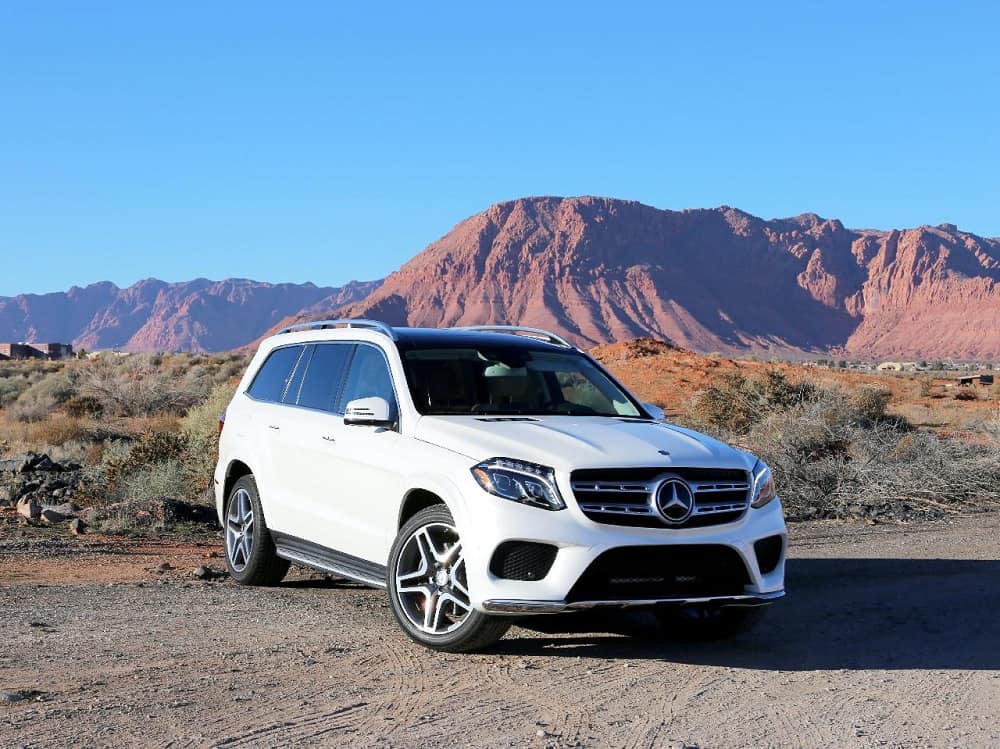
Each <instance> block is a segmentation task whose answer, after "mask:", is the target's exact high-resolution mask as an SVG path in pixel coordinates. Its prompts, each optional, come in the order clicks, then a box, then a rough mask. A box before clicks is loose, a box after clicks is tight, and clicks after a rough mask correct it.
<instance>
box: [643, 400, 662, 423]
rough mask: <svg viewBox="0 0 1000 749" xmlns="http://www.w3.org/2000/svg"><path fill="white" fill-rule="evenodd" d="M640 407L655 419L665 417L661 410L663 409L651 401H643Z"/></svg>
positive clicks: (658, 419) (659, 419)
mask: <svg viewBox="0 0 1000 749" xmlns="http://www.w3.org/2000/svg"><path fill="white" fill-rule="evenodd" d="M642 407H643V408H644V409H646V413H648V414H649V415H650V416H652V417H653V418H654V419H656V420H657V421H663V420H664V419H665V418H667V415H666V414H665V413H664V412H663V409H662V408H660V407H659V406H654V405H653V404H652V403H643V404H642Z"/></svg>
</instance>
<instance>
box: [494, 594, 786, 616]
mask: <svg viewBox="0 0 1000 749" xmlns="http://www.w3.org/2000/svg"><path fill="white" fill-rule="evenodd" d="M784 595H785V591H783V590H779V591H775V592H773V593H759V594H754V595H742V596H703V597H700V598H653V599H640V600H625V601H573V602H572V603H567V602H566V601H502V600H489V601H483V611H486V612H488V613H491V614H559V613H562V612H565V611H582V610H586V609H596V608H633V607H636V606H659V605H677V606H689V605H694V604H699V603H711V604H715V605H718V606H766V605H768V604H769V603H772V602H774V601H776V600H778V599H779V598H782V597H783V596H784Z"/></svg>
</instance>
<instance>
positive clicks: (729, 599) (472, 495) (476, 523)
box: [459, 476, 787, 614]
mask: <svg viewBox="0 0 1000 749" xmlns="http://www.w3.org/2000/svg"><path fill="white" fill-rule="evenodd" d="M469 483H470V485H468V486H462V487H461V491H462V494H463V495H464V497H463V499H464V503H463V504H464V506H465V507H464V509H465V512H464V513H463V515H464V517H463V518H462V519H461V520H460V523H459V524H460V528H459V530H460V532H461V534H462V539H463V548H464V551H465V555H466V573H467V575H468V582H469V590H470V593H471V599H472V600H471V603H472V605H473V607H475V608H476V609H478V610H480V611H483V612H488V613H503V614H530V613H555V612H559V611H572V610H579V609H588V608H595V607H598V606H616V607H625V606H647V605H657V604H681V605H683V604H696V603H708V602H713V603H718V604H720V605H741V606H754V605H763V604H767V603H770V602H772V601H774V600H776V599H778V598H780V597H781V596H782V595H784V588H785V579H784V578H785V554H786V551H787V532H786V528H785V522H784V517H783V513H782V508H781V502H780V500H777V499H776V500H774V501H772V502H770V503H769V504H768V505H766V506H765V507H762V508H760V509H753V508H750V509H748V510H747V512H746V513H745V514H744V515H743V516H742V517H741V518H740V519H739V520H737V521H735V522H731V523H727V524H725V525H718V526H707V527H702V528H685V529H670V528H637V527H628V526H618V525H611V524H605V523H598V522H595V521H593V520H591V519H590V518H588V517H587V516H586V515H584V514H583V512H582V511H581V510H580V508H579V507H578V506H577V504H576V502H575V501H574V499H573V496H572V493H571V492H570V491H569V487H568V486H566V487H563V486H562V485H561V486H560V490H561V491H562V493H563V496H564V497H566V498H567V505H568V506H567V507H566V509H564V510H559V511H548V510H542V509H538V508H534V507H529V506H526V505H521V504H518V503H516V502H510V501H508V500H504V499H499V498H496V497H493V496H491V495H488V494H486V493H485V492H483V491H482V489H480V488H479V486H478V485H477V484H474V483H473V482H472V478H471V476H470V477H469ZM560 484H562V482H560ZM462 521H464V522H462ZM772 536H780V537H781V539H782V551H781V556H780V560H779V562H778V563H777V565H776V566H775V567H774V568H773V569H772V570H770V571H768V572H762V571H761V569H760V567H759V566H758V562H757V555H756V553H755V551H754V543H755V542H757V541H759V540H762V539H765V538H769V537H772ZM505 541H528V542H536V543H543V544H551V545H554V546H556V547H557V549H558V552H557V554H556V558H555V561H554V562H553V564H552V566H551V568H550V569H549V571H548V574H546V575H545V577H543V578H542V579H539V580H510V579H506V578H500V577H497V576H496V575H494V574H493V573H492V572H491V571H490V560H491V558H492V556H493V553H494V551H495V550H496V549H497V547H498V546H499V545H500V544H502V543H503V542H505ZM684 545H691V546H700V547H702V548H704V547H705V546H720V547H726V549H727V550H732V551H734V552H736V554H737V555H738V556H739V558H740V560H741V561H742V563H743V564H744V565H745V567H746V572H747V584H746V585H744V586H741V587H742V590H728V591H726V594H725V595H711V596H707V597H706V596H702V595H701V594H700V591H691V592H690V595H689V594H688V591H684V594H683V595H678V596H677V597H673V596H671V597H666V598H663V597H646V596H643V597H636V596H623V597H621V598H619V597H617V596H616V597H614V598H613V599H612V598H610V597H608V596H600V597H590V596H584V597H583V598H581V597H579V596H575V597H574V596H573V595H571V593H572V592H573V588H574V586H575V585H576V584H577V582H578V581H579V580H580V579H581V577H582V576H583V575H584V573H585V572H586V571H587V570H588V568H590V566H591V565H592V564H593V563H594V562H595V560H597V559H598V557H600V556H601V555H602V554H604V553H605V552H608V551H611V550H614V549H621V548H626V547H647V548H648V547H656V546H671V547H680V546H684ZM692 552H695V549H692ZM640 571H642V570H640Z"/></svg>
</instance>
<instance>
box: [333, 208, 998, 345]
mask: <svg viewBox="0 0 1000 749" xmlns="http://www.w3.org/2000/svg"><path fill="white" fill-rule="evenodd" d="M319 311H320V310H316V309H314V310H313V312H319ZM337 314H340V315H354V316H367V317H375V318H380V319H383V320H386V321H388V322H390V323H393V324H397V325H404V324H405V325H428V326H444V325H472V324H479V323H518V324H522V325H532V326H538V327H544V328H548V329H551V330H554V331H557V332H559V333H562V334H565V335H566V336H568V337H570V338H571V339H573V340H575V341H577V342H579V343H581V344H587V345H591V344H595V343H604V342H608V341H615V340H622V339H626V338H635V337H638V336H654V337H656V338H660V339H663V340H667V341H670V342H672V343H674V344H676V345H679V346H683V347H685V348H691V349H694V350H698V351H726V352H740V351H773V352H776V353H781V352H796V351H843V352H846V353H847V354H850V355H854V356H863V357H868V356H872V357H913V358H947V357H955V358H963V359H996V358H1000V239H986V238H983V237H978V236H975V235H973V234H969V233H967V232H963V231H960V230H959V229H958V228H957V227H955V226H952V225H948V224H945V225H941V226H936V227H931V226H922V227H919V228H916V229H907V230H902V231H896V230H893V231H875V230H867V229H866V230H852V229H846V228H845V227H844V226H843V224H842V223H841V222H840V221H837V220H827V219H823V218H820V217H819V216H816V215H813V214H804V215H802V216H796V217H794V218H788V219H776V220H771V221H764V220H762V219H759V218H756V217H754V216H751V215H749V214H747V213H744V212H742V211H739V210H736V209H734V208H728V207H722V208H715V209H707V210H685V211H668V210H660V209H657V208H652V207H650V206H646V205H642V204H641V203H636V202H631V201H623V200H613V199H606V198H591V197H583V198H554V197H543V198H526V199H522V200H514V201H511V202H507V203H500V204H497V205H494V206H492V207H490V208H489V209H488V210H486V211H484V212H483V213H479V214H477V215H475V216H472V217H471V218H468V219H466V220H465V221H462V222H461V223H460V224H458V225H457V226H456V227H455V228H454V229H452V231H451V232H449V233H448V234H446V235H445V236H444V237H442V238H441V239H439V240H438V241H436V242H434V243H433V244H431V245H430V246H429V247H428V248H427V249H425V250H424V251H423V252H421V253H420V254H419V255H417V256H416V257H415V258H413V259H412V260H411V261H410V262H408V263H407V264H406V265H404V266H403V267H402V268H400V269H399V270H398V271H396V272H395V273H393V274H391V275H390V276H389V277H388V278H387V279H386V280H385V282H384V283H383V284H382V286H381V287H379V288H378V289H377V290H376V291H374V292H373V293H372V294H371V295H370V296H368V297H367V298H365V299H363V300H361V301H359V302H356V303H353V304H350V305H348V306H347V307H345V308H343V309H341V310H338V311H337Z"/></svg>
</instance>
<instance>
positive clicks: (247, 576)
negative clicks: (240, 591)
mask: <svg viewBox="0 0 1000 749" xmlns="http://www.w3.org/2000/svg"><path fill="white" fill-rule="evenodd" d="M240 489H243V490H245V491H246V493H247V494H249V495H250V504H251V506H252V507H253V546H252V548H251V550H250V559H249V561H248V562H247V564H246V566H245V567H244V568H243V569H242V570H240V571H237V570H236V569H234V568H233V565H232V561H231V560H230V559H229V550H228V548H227V549H226V569H227V570H228V571H229V575H230V577H232V578H233V579H234V580H236V581H237V582H239V583H243V584H246V585H262V584H268V583H270V582H273V578H274V577H275V573H276V567H279V566H283V567H284V570H281V572H282V574H281V576H284V571H287V563H286V562H285V561H284V560H281V559H279V558H278V557H277V555H276V554H275V550H274V542H273V541H272V540H271V534H270V532H269V531H268V529H267V522H266V521H265V520H264V510H263V508H262V507H261V504H260V494H259V493H258V491H257V482H256V481H255V480H254V477H253V475H246V476H241V477H240V478H239V479H237V480H236V483H234V484H233V487H232V489H230V490H229V497H228V498H227V499H226V513H225V515H224V517H225V518H227V519H228V517H229V507H230V505H231V504H232V502H233V500H234V498H235V497H236V493H237V492H238V491H239V490H240ZM279 579H280V577H279Z"/></svg>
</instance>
